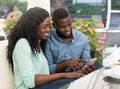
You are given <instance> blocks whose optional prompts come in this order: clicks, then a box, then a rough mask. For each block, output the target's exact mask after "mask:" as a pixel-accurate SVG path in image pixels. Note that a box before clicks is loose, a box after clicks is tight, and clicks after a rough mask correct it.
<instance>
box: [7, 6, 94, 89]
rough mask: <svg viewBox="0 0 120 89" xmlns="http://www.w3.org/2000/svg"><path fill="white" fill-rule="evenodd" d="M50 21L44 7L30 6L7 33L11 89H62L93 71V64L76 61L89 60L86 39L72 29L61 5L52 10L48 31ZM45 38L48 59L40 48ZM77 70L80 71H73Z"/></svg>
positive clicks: (68, 16)
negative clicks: (12, 86)
mask: <svg viewBox="0 0 120 89" xmlns="http://www.w3.org/2000/svg"><path fill="white" fill-rule="evenodd" d="M50 22H51V21H50V16H49V13H48V12H47V11H46V10H44V9H42V8H39V7H34V8H31V9H29V10H28V11H27V12H25V13H24V14H23V15H22V17H21V18H20V20H19V21H18V23H17V24H16V25H15V27H14V29H13V31H12V32H11V34H10V36H9V39H8V53H7V57H8V61H9V64H10V66H11V68H12V71H13V73H14V76H15V89H48V88H49V89H63V88H64V86H67V85H68V84H69V83H70V82H72V81H74V80H75V79H77V78H80V77H82V76H84V75H85V74H88V73H90V72H92V71H93V70H94V66H93V65H89V66H88V67H83V64H84V63H85V60H79V59H87V60H90V56H89V48H88V41H87V39H86V38H85V36H84V35H83V34H82V33H80V32H78V31H76V30H72V24H71V19H70V14H69V13H68V12H67V11H66V10H65V9H63V8H60V9H57V10H55V11H54V12H53V22H54V23H53V26H54V27H55V28H56V30H52V31H51V32H50V30H51V23H50ZM49 32H50V36H48V35H49ZM48 38H49V39H48ZM47 39H48V40H47ZM45 40H47V44H46V48H45V55H46V57H47V59H48V61H47V59H46V57H45V56H44V53H43V51H42V47H43V46H44V45H43V44H44V42H45ZM73 51H74V52H75V53H73ZM58 54H59V55H58ZM79 69H82V72H77V70H79ZM65 71H67V72H65ZM73 71H74V72H73ZM50 72H51V73H54V74H50Z"/></svg>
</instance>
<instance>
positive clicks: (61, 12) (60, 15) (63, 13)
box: [52, 8, 70, 21]
mask: <svg viewBox="0 0 120 89" xmlns="http://www.w3.org/2000/svg"><path fill="white" fill-rule="evenodd" d="M69 15H70V14H69V12H68V11H67V10H66V9H65V8H58V9H56V10H55V11H54V12H53V15H52V18H53V21H55V20H58V19H64V18H66V17H68V16H69Z"/></svg>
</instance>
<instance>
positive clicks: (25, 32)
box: [7, 7, 49, 71]
mask: <svg viewBox="0 0 120 89" xmlns="http://www.w3.org/2000/svg"><path fill="white" fill-rule="evenodd" d="M47 17H49V13H48V12H47V11H46V10H44V9H42V8H40V7H34V8H31V9H29V10H28V11H27V12H25V13H24V14H23V15H22V17H21V18H20V20H19V21H18V23H17V24H16V25H15V27H14V29H13V31H12V32H11V33H10V35H9V38H8V52H7V58H8V62H9V64H10V67H11V68H12V71H13V69H14V68H13V60H12V53H13V50H14V47H15V45H16V42H17V41H18V40H19V39H20V38H25V39H27V40H28V42H29V44H30V47H31V50H32V52H33V53H34V49H35V48H36V47H37V46H38V43H39V38H38V34H37V32H38V31H37V30H38V25H39V24H41V23H42V22H43V21H44V20H45V19H46V18H47Z"/></svg>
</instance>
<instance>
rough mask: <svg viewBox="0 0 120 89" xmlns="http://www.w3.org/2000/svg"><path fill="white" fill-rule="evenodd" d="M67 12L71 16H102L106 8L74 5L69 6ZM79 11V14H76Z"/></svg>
mask: <svg viewBox="0 0 120 89" xmlns="http://www.w3.org/2000/svg"><path fill="white" fill-rule="evenodd" d="M68 8H69V10H70V12H71V14H76V15H93V14H103V13H106V12H107V9H106V6H96V5H89V4H74V5H70V6H69V7H68ZM78 10H80V12H77V11H78Z"/></svg>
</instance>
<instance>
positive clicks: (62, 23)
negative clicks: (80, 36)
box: [54, 16, 72, 38]
mask: <svg viewBox="0 0 120 89" xmlns="http://www.w3.org/2000/svg"><path fill="white" fill-rule="evenodd" d="M54 27H55V28H56V32H57V35H58V36H59V37H61V38H70V37H71V36H72V23H71V18H70V16H68V17H67V18H64V19H59V20H56V21H55V22H54Z"/></svg>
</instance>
